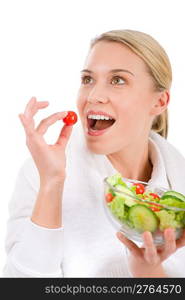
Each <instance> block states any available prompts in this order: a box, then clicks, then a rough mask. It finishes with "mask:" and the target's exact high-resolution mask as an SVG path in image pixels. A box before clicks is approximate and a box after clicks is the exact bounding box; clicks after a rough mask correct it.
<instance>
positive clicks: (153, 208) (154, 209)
mask: <svg viewBox="0 0 185 300" xmlns="http://www.w3.org/2000/svg"><path fill="white" fill-rule="evenodd" d="M150 209H151V210H152V211H160V208H159V207H154V206H150Z"/></svg>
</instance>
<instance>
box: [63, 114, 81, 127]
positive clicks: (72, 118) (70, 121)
mask: <svg viewBox="0 0 185 300" xmlns="http://www.w3.org/2000/svg"><path fill="white" fill-rule="evenodd" d="M77 120H78V116H77V114H76V113H75V112H74V111H68V114H67V116H66V117H65V118H64V119H63V122H64V123H65V124H66V125H67V126H72V125H74V124H75V123H76V122H77Z"/></svg>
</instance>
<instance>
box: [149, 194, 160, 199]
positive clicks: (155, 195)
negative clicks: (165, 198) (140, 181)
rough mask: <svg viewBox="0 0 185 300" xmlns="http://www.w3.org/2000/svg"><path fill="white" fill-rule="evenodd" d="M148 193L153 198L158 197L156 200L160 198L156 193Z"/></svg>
mask: <svg viewBox="0 0 185 300" xmlns="http://www.w3.org/2000/svg"><path fill="white" fill-rule="evenodd" d="M149 195H151V196H153V197H154V199H158V200H160V197H159V196H158V195H157V194H154V193H150V194H149Z"/></svg>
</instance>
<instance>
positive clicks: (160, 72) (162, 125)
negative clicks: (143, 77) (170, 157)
mask: <svg viewBox="0 0 185 300" xmlns="http://www.w3.org/2000/svg"><path fill="white" fill-rule="evenodd" d="M105 40H106V41H114V42H119V43H123V44H124V45H126V46H128V47H129V48H130V49H131V50H132V51H133V52H135V53H136V54H137V55H138V56H140V57H141V58H142V59H143V61H144V62H145V63H146V66H147V68H148V72H149V74H150V75H151V76H152V78H153V81H154V86H155V89H156V90H157V91H164V90H168V91H169V90H170V87H171V82H172V69H171V64H170V61H169V58H168V55H167V53H166V52H165V50H164V49H163V47H162V46H161V45H160V44H159V43H158V42H157V41H156V40H155V39H154V38H153V37H152V36H150V35H148V34H146V33H144V32H140V31H136V30H130V29H125V30H112V31H108V32H104V33H102V34H101V35H99V36H97V37H95V38H94V39H92V40H91V43H90V49H91V48H92V47H93V46H94V45H95V44H96V43H97V42H99V41H105ZM151 129H152V130H154V131H155V132H157V133H159V134H160V135H161V136H163V137H164V138H167V135H168V110H167V109H166V110H165V111H164V112H163V113H161V114H160V115H157V116H156V117H155V119H154V121H153V123H152V127H151Z"/></svg>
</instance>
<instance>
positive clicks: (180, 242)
mask: <svg viewBox="0 0 185 300" xmlns="http://www.w3.org/2000/svg"><path fill="white" fill-rule="evenodd" d="M184 246H185V230H183V233H182V236H181V237H180V238H179V239H178V240H176V248H177V249H179V248H181V247H184Z"/></svg>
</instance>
